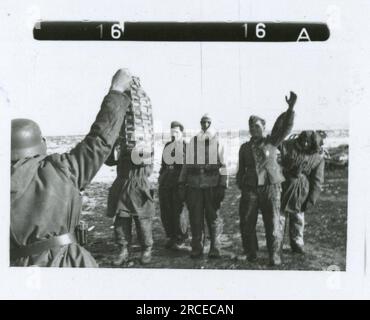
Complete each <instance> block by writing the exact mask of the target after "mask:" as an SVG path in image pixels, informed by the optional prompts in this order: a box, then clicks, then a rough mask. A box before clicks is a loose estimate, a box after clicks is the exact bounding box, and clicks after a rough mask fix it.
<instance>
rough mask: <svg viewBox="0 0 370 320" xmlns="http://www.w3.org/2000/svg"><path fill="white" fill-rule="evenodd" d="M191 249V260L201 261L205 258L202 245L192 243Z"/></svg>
mask: <svg viewBox="0 0 370 320" xmlns="http://www.w3.org/2000/svg"><path fill="white" fill-rule="evenodd" d="M191 247H192V248H191V252H190V258H192V259H199V258H201V257H202V256H203V246H202V245H201V243H199V244H198V243H197V244H194V242H192V246H191Z"/></svg>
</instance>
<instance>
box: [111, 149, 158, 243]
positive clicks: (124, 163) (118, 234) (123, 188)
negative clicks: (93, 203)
mask: <svg viewBox="0 0 370 320" xmlns="http://www.w3.org/2000/svg"><path fill="white" fill-rule="evenodd" d="M107 164H109V162H108V163H107ZM152 170H153V168H152V166H151V165H135V164H133V163H132V161H131V159H130V158H127V157H125V156H122V153H121V154H120V156H119V159H118V162H117V178H116V179H115V181H114V182H113V184H112V187H111V188H110V190H109V195H108V210H107V215H108V216H109V217H115V221H114V231H115V239H116V243H117V244H118V245H119V246H122V247H129V246H130V245H131V244H132V227H131V225H132V220H134V221H135V225H136V231H137V234H138V238H139V239H140V241H141V246H142V249H143V250H145V249H151V247H152V246H153V237H152V219H153V216H154V213H155V207H154V200H153V196H152V193H151V188H150V183H149V181H148V177H149V176H150V175H151V173H152Z"/></svg>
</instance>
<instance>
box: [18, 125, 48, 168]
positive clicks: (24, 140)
mask: <svg viewBox="0 0 370 320" xmlns="http://www.w3.org/2000/svg"><path fill="white" fill-rule="evenodd" d="M11 136H12V142H11V161H16V160H19V159H22V158H30V157H34V156H36V155H42V154H46V144H45V140H44V138H43V137H42V135H41V130H40V127H39V126H38V124H37V123H36V122H34V121H32V120H29V119H13V120H12V132H11Z"/></svg>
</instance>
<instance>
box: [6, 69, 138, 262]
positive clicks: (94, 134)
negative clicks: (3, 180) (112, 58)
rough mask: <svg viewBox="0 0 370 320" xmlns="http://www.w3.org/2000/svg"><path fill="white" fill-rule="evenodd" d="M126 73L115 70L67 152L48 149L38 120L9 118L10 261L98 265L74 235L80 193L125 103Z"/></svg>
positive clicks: (94, 170)
mask: <svg viewBox="0 0 370 320" xmlns="http://www.w3.org/2000/svg"><path fill="white" fill-rule="evenodd" d="M130 82H131V75H130V73H129V71H128V70H126V69H121V70H119V71H118V72H117V73H116V74H115V75H114V76H113V79H112V84H111V88H110V91H109V93H108V94H107V95H106V96H105V98H104V100H103V103H102V105H101V109H100V111H99V113H98V115H97V117H96V120H95V122H94V123H93V125H92V126H91V129H90V132H89V133H88V134H87V135H86V137H85V138H84V139H83V140H82V141H81V142H80V143H79V144H78V145H77V146H76V147H74V148H73V149H72V150H71V151H70V152H67V153H63V154H51V155H47V152H46V143H45V139H44V138H43V137H42V134H41V130H40V128H39V126H38V125H37V124H36V123H35V122H33V121H32V120H28V119H14V120H12V132H11V217H10V261H11V265H12V266H39V267H97V266H98V265H97V263H96V261H95V260H94V258H93V257H92V256H91V254H90V253H89V252H88V251H87V250H86V249H85V248H83V247H82V246H80V245H79V244H78V243H77V242H76V239H75V236H74V231H75V227H76V225H77V224H78V223H79V216H80V212H81V205H82V203H81V195H80V191H81V190H83V189H84V188H85V187H86V186H87V185H88V184H89V183H90V182H91V180H92V179H93V177H94V176H95V174H96V173H97V171H98V170H99V168H100V167H101V166H102V164H103V163H104V161H105V160H106V158H107V157H108V155H109V153H110V152H111V149H112V147H113V144H114V142H115V141H116V139H117V137H118V133H119V130H120V128H121V126H122V123H123V119H124V116H125V113H126V110H127V107H128V105H129V103H130V99H129V97H128V96H127V95H126V94H125V91H126V90H127V89H128V88H129V86H130Z"/></svg>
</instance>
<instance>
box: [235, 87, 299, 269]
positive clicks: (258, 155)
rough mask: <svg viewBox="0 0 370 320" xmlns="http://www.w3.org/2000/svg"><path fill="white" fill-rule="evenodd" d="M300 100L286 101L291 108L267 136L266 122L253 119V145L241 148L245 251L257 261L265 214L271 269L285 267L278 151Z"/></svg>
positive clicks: (238, 181) (237, 179)
mask: <svg viewBox="0 0 370 320" xmlns="http://www.w3.org/2000/svg"><path fill="white" fill-rule="evenodd" d="M296 100H297V96H296V95H295V93H293V92H291V93H290V98H289V99H288V98H286V102H287V103H288V105H289V108H288V110H287V111H286V112H284V113H283V114H281V115H280V116H279V117H278V119H277V120H276V122H275V125H274V127H273V129H272V131H271V134H270V135H268V136H267V137H266V136H265V120H264V119H262V118H260V117H257V116H251V117H250V118H249V131H250V134H251V139H250V141H248V142H246V143H244V144H242V145H241V147H240V150H239V166H238V173H237V176H236V181H237V185H238V187H239V188H240V190H241V191H242V197H241V199H240V206H239V215H240V231H241V236H242V242H243V248H244V251H245V254H246V255H247V258H248V260H249V261H255V260H256V259H257V250H258V241H257V235H256V224H257V218H258V210H261V212H262V217H263V222H264V225H265V232H266V242H267V249H268V253H269V259H270V265H280V264H281V243H282V235H283V230H282V225H281V220H280V201H281V183H282V182H283V181H284V176H283V174H282V171H281V167H280V165H279V164H278V161H277V153H278V147H279V145H280V144H281V143H282V142H283V140H284V139H285V138H286V136H287V135H288V134H289V133H290V131H291V130H292V127H293V121H294V111H293V107H294V105H295V103H296Z"/></svg>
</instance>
